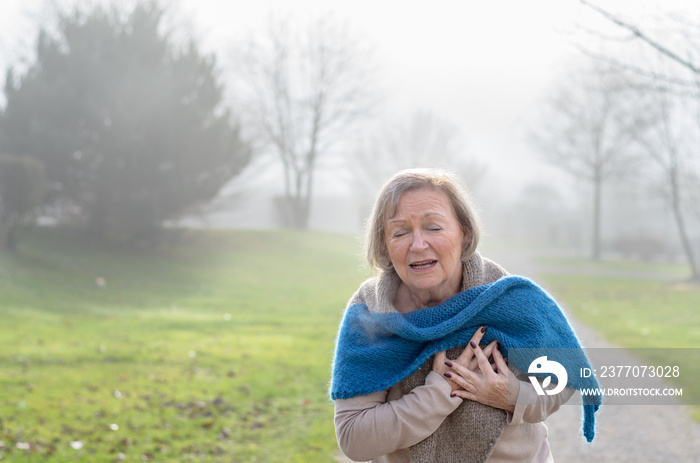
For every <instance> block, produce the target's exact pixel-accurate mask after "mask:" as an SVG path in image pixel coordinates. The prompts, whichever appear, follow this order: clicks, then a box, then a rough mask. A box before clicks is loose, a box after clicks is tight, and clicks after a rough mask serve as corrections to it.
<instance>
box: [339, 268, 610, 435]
mask: <svg viewBox="0 0 700 463" xmlns="http://www.w3.org/2000/svg"><path fill="white" fill-rule="evenodd" d="M481 326H487V327H488V330H487V332H486V335H485V336H484V338H483V340H482V343H488V342H490V341H492V340H493V339H497V340H498V341H499V342H500V343H501V345H502V346H503V351H504V355H506V356H508V357H509V360H510V362H511V363H513V364H514V366H515V367H517V368H519V369H520V370H522V371H525V372H527V371H528V367H529V366H530V363H531V362H532V361H533V360H534V359H535V358H537V357H538V356H541V355H545V354H542V351H543V349H547V348H568V350H567V352H568V354H567V356H566V357H567V358H566V359H559V360H558V361H560V363H562V365H563V366H564V367H565V368H566V369H567V373H568V377H569V378H568V384H567V386H568V387H571V388H575V389H579V390H580V389H584V388H596V387H598V384H597V382H596V380H595V378H594V377H590V378H580V377H579V375H578V372H579V371H580V370H579V368H583V367H586V368H590V364H589V363H588V360H587V359H586V357H585V354H584V353H583V350H582V349H581V344H580V343H579V341H578V339H577V337H576V335H575V333H574V332H573V330H572V328H571V326H570V325H569V323H568V321H567V319H566V317H565V316H564V314H563V313H562V311H561V309H560V308H559V306H558V305H557V303H556V302H555V301H554V299H552V298H551V297H550V296H549V295H548V294H547V293H546V292H545V291H544V290H542V289H541V288H540V287H539V286H537V285H536V284H535V283H533V282H532V281H530V280H528V279H526V278H523V277H517V276H511V277H504V278H501V279H500V280H498V281H496V282H494V283H490V284H486V285H481V286H477V287H475V288H472V289H469V290H467V291H464V292H462V293H459V294H457V295H456V296H454V297H452V298H450V299H448V300H447V301H445V302H444V303H443V304H440V305H438V306H435V307H429V308H425V309H421V310H417V311H414V312H410V313H407V314H403V315H402V314H399V313H396V312H388V313H376V312H373V311H370V310H369V308H368V306H367V304H365V303H358V304H354V305H351V306H350V307H348V309H347V310H346V313H345V316H344V318H343V321H342V323H341V326H340V331H339V335H338V340H337V346H336V351H335V357H334V361H333V378H332V381H331V390H330V394H331V398H333V399H338V398H350V397H355V396H358V395H363V394H368V393H371V392H376V391H380V390H384V389H387V388H389V387H391V386H393V385H394V384H397V383H399V382H400V381H402V380H403V379H404V378H406V377H409V376H410V375H412V374H414V373H415V372H416V371H418V370H419V369H420V368H421V366H423V365H424V364H426V362H427V360H428V359H429V358H430V357H431V356H432V355H433V354H435V353H437V352H440V351H443V350H448V349H451V348H455V347H458V346H462V345H465V344H466V343H468V342H469V340H470V339H471V337H472V335H473V334H474V332H475V331H476V330H477V329H478V328H479V327H481ZM512 348H521V349H525V348H527V351H518V355H514V356H510V355H509V354H508V350H509V349H512ZM533 348H535V349H533ZM545 376H547V375H546V374H542V375H541V377H545ZM584 398H585V397H584ZM590 399H591V400H599V398H590ZM599 405H600V403H599V402H597V403H593V402H584V405H583V408H584V423H583V434H584V436H585V437H586V439H587V440H588V441H589V442H590V441H592V440H593V438H594V436H595V428H594V424H595V417H594V413H595V412H596V411H597V410H598V408H599Z"/></svg>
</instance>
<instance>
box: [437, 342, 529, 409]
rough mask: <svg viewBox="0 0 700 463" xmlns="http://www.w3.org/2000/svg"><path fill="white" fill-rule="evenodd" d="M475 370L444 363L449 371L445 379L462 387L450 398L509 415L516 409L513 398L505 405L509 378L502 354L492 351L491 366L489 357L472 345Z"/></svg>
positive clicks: (453, 392) (495, 350) (475, 345)
mask: <svg viewBox="0 0 700 463" xmlns="http://www.w3.org/2000/svg"><path fill="white" fill-rule="evenodd" d="M470 344H471V348H472V351H473V352H474V355H475V359H476V361H477V364H478V368H475V369H473V370H472V369H469V368H467V367H465V366H463V365H461V364H460V363H458V362H457V361H454V362H452V361H450V360H447V361H445V365H447V366H448V367H449V368H450V371H448V372H446V373H445V376H446V377H447V378H449V379H451V380H452V381H453V382H455V383H456V384H458V385H459V386H461V387H462V389H456V390H453V391H452V395H453V396H457V397H461V398H463V399H469V400H474V401H476V402H480V403H482V404H485V405H490V406H492V407H495V408H501V409H503V410H506V411H508V412H513V410H514V409H515V405H514V402H515V401H514V398H511V402H513V403H511V404H509V403H508V391H509V390H508V377H509V375H510V371H509V370H508V366H507V365H506V362H505V360H504V359H503V356H502V355H501V352H500V351H499V350H498V349H493V350H492V352H491V355H492V357H493V360H494V365H491V363H489V359H488V356H487V355H486V354H485V353H484V351H483V350H482V349H481V347H479V345H477V344H476V343H474V342H471V343H470Z"/></svg>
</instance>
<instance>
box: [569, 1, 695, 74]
mask: <svg viewBox="0 0 700 463" xmlns="http://www.w3.org/2000/svg"><path fill="white" fill-rule="evenodd" d="M579 1H580V2H581V3H582V4H583V5H585V6H587V7H588V8H590V9H591V10H593V11H595V12H596V13H598V14H599V15H601V16H602V17H604V18H605V19H606V20H608V21H609V22H610V23H612V24H614V25H616V26H618V27H619V28H621V29H622V30H624V31H626V32H627V33H628V35H629V37H626V38H620V39H619V40H624V41H627V42H629V41H630V39H632V40H638V41H640V42H642V43H644V44H645V45H647V46H648V47H649V48H650V49H651V50H654V51H656V52H658V53H659V54H661V55H662V56H664V57H665V58H666V59H668V60H670V61H671V62H673V63H675V64H677V65H679V66H681V67H682V68H685V69H686V70H688V71H690V72H691V73H692V74H694V75H696V76H700V47H699V46H698V43H697V37H694V36H696V35H697V34H699V33H700V25H699V24H692V23H690V22H688V21H687V18H683V17H677V16H674V15H670V16H669V18H668V19H670V20H671V21H673V22H674V23H675V26H676V29H677V31H678V32H680V34H681V37H682V40H680V41H679V42H676V46H677V47H678V49H675V48H674V46H672V45H671V46H669V45H666V44H664V43H663V42H662V40H660V39H659V38H655V37H654V36H653V35H652V34H650V33H648V32H647V31H644V30H642V29H641V28H640V27H639V26H637V25H635V24H633V23H632V22H630V21H628V20H625V19H624V18H622V17H621V16H619V15H616V14H613V13H611V12H610V11H608V10H606V9H604V8H602V7H600V6H598V5H597V4H595V3H593V2H590V1H587V0H579ZM599 36H600V35H599ZM598 58H600V56H598ZM608 61H609V62H613V63H615V64H617V65H618V66H620V67H623V68H624V69H627V70H630V71H633V72H635V73H637V74H638V75H642V76H645V77H651V78H652V79H654V80H658V81H662V82H666V83H668V84H682V85H691V86H696V85H697V81H696V80H684V79H682V78H679V76H678V75H677V73H675V74H661V73H655V72H653V71H652V70H650V69H649V68H648V67H643V66H639V65H637V64H635V63H625V62H622V61H619V60H608Z"/></svg>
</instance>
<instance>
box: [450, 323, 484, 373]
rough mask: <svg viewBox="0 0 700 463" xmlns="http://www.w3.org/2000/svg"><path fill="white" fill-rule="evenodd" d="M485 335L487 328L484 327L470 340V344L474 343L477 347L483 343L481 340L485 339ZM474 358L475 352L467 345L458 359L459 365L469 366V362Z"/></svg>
mask: <svg viewBox="0 0 700 463" xmlns="http://www.w3.org/2000/svg"><path fill="white" fill-rule="evenodd" d="M484 333H486V327H485V326H482V327H481V328H479V329H478V330H476V331H475V332H474V335H473V336H472V338H471V339H470V340H469V342H473V343H474V344H476V345H477V346H478V345H479V343H480V342H481V338H483V337H484ZM473 357H474V352H473V351H472V349H471V347H470V346H469V344H467V347H466V348H465V349H464V350H463V351H462V353H461V354H460V356H459V357H457V363H459V364H461V365H464V366H467V365H469V361H470V360H471V359H472V358H473Z"/></svg>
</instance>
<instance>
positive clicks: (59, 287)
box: [0, 231, 367, 462]
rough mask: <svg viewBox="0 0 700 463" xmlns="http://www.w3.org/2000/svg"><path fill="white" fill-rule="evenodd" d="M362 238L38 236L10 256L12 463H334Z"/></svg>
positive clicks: (3, 405)
mask: <svg viewBox="0 0 700 463" xmlns="http://www.w3.org/2000/svg"><path fill="white" fill-rule="evenodd" d="M357 252H358V245H357V241H356V240H355V238H353V237H350V236H342V235H334V234H324V233H303V232H292V231H275V232H262V231H235V232H196V233H194V232H193V233H191V234H190V235H189V236H187V237H185V239H184V241H183V242H182V243H181V245H180V246H178V247H177V248H173V249H170V250H160V251H151V252H123V251H116V250H106V249H103V248H101V247H99V246H97V245H96V244H93V243H91V242H90V240H86V239H84V238H82V237H78V236H71V235H69V234H66V233H56V232H53V233H49V232H47V231H41V232H39V233H35V234H33V235H32V236H31V237H30V238H29V239H27V240H26V241H25V242H24V243H23V246H22V248H21V254H20V256H19V257H11V256H6V255H3V256H0V316H1V317H2V323H1V324H0V457H2V458H1V459H2V461H3V462H5V461H12V462H19V461H22V462H24V461H31V462H39V461H42V462H43V461H51V462H63V461H76V460H78V461H89V462H116V461H150V460H153V461H178V462H179V461H207V462H217V461H220V462H224V461H225V462H231V461H236V462H290V461H296V462H309V461H314V462H323V461H327V462H331V461H333V454H334V453H335V451H336V449H337V447H336V443H335V437H334V431H333V424H332V422H333V420H332V415H333V412H332V404H331V402H330V401H329V399H328V397H327V395H326V391H327V384H328V380H329V373H330V361H331V357H332V350H333V346H334V338H335V335H336V330H337V326H338V321H339V319H340V316H341V314H342V311H343V309H344V307H345V304H346V301H347V299H348V298H349V296H350V295H351V294H352V293H353V292H354V291H355V289H356V288H357V286H358V285H359V283H360V282H361V281H362V280H363V279H364V278H365V277H366V276H367V271H366V270H365V269H363V268H361V266H360V265H359V259H358V258H357Z"/></svg>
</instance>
